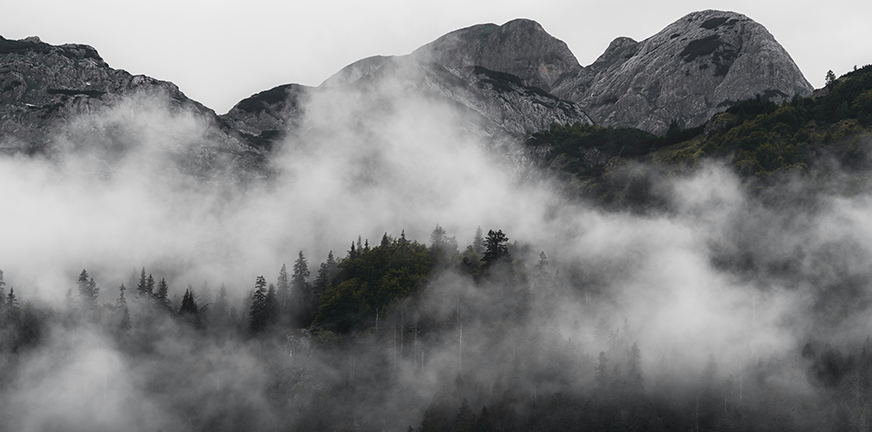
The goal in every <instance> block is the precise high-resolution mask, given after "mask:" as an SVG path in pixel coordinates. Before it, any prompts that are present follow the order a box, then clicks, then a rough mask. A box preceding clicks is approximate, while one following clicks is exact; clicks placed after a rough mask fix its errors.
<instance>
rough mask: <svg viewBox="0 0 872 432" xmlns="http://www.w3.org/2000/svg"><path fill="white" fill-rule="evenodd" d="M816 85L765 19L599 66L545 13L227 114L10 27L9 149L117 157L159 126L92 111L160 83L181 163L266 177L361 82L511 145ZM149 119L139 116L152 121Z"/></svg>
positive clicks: (379, 101) (669, 30) (6, 57)
mask: <svg viewBox="0 0 872 432" xmlns="http://www.w3.org/2000/svg"><path fill="white" fill-rule="evenodd" d="M811 91H812V88H811V86H810V85H809V83H808V82H807V81H806V80H805V78H804V77H803V76H802V73H801V72H800V71H799V69H798V68H797V67H796V65H795V63H794V62H793V60H792V59H791V58H790V56H789V55H788V54H787V52H786V51H785V50H784V48H783V47H781V46H780V45H779V44H778V42H777V41H775V39H774V38H773V37H772V35H771V34H770V33H769V32H768V31H766V29H765V28H764V27H763V26H762V25H760V24H758V23H756V22H754V21H753V20H751V19H750V18H748V17H746V16H744V15H741V14H738V13H734V12H723V11H714V10H707V11H702V12H694V13H691V14H688V15H686V16H685V17H683V18H681V19H679V20H678V21H676V22H674V23H672V24H670V25H669V26H667V27H666V28H665V29H663V30H662V31H661V32H659V33H657V34H655V35H653V36H651V37H650V38H648V39H645V40H644V41H641V42H636V41H634V40H632V39H630V38H626V37H621V38H617V39H615V40H614V41H613V42H612V43H611V44H610V45H609V46H608V47H607V49H606V50H605V52H604V53H603V54H602V55H601V56H600V57H599V58H598V59H597V60H596V61H595V62H594V63H593V64H591V65H588V66H581V65H580V64H579V63H578V61H577V59H576V58H575V56H574V55H573V54H572V52H571V51H570V50H569V47H567V46H566V44H565V43H564V42H562V41H560V40H559V39H557V38H555V37H553V36H551V35H549V34H548V33H547V32H546V31H545V30H544V29H543V28H542V26H541V25H539V24H538V23H536V22H535V21H531V20H527V19H516V20H512V21H509V22H507V23H505V24H503V25H495V24H481V25H475V26H472V27H468V28H464V29H460V30H456V31H453V32H451V33H448V34H446V35H444V36H442V37H440V38H438V39H436V40H435V41H433V42H431V43H429V44H426V45H424V46H422V47H420V48H418V49H417V50H415V51H414V52H412V53H410V54H408V55H405V56H376V57H370V58H366V59H362V60H360V61H357V62H355V63H352V64H350V65H348V66H347V67H345V68H343V69H342V70H340V71H339V72H337V73H336V74H335V75H333V76H332V77H330V78H328V79H327V80H325V81H324V82H323V83H322V84H321V85H320V86H318V87H306V86H301V85H297V84H283V85H279V86H277V87H274V88H272V89H269V90H265V91H262V92H259V93H257V94H255V95H252V96H250V97H248V98H246V99H244V100H242V101H240V102H239V103H238V104H237V105H236V106H234V107H233V108H232V109H231V110H230V111H229V112H228V113H226V114H224V115H221V116H218V115H216V114H215V113H214V112H213V111H212V110H210V109H209V108H207V107H204V106H203V105H201V104H199V103H197V102H195V101H192V100H190V99H189V98H187V97H186V96H185V95H184V94H183V93H182V92H181V91H180V90H179V89H178V88H177V87H176V86H175V85H174V84H172V83H169V82H164V81H159V80H156V79H153V78H149V77H146V76H141V75H140V76H133V75H131V74H129V73H127V72H125V71H123V70H116V69H112V68H111V67H109V65H108V64H106V62H105V61H103V59H102V58H101V57H100V56H99V54H98V53H97V51H96V50H95V49H94V48H92V47H89V46H86V45H61V46H51V45H48V44H45V43H42V42H41V41H40V40H39V39H38V38H28V39H25V40H20V41H12V40H6V39H2V38H0V98H2V99H0V100H2V101H3V102H2V103H0V134H2V135H0V140H2V141H0V145H2V148H3V150H4V151H5V152H24V153H39V152H42V153H51V152H52V151H56V150H57V147H58V146H61V145H70V143H78V144H76V145H78V146H82V145H84V146H86V147H88V148H90V149H91V150H92V151H96V153H97V158H98V159H100V160H104V161H109V162H112V161H113V160H115V159H117V158H119V157H121V156H123V153H124V151H126V150H124V149H127V148H128V147H130V145H131V144H130V143H131V142H134V143H135V142H138V141H141V140H142V139H144V138H143V136H148V134H142V133H140V132H138V131H139V129H141V128H143V127H147V126H146V125H144V124H140V126H130V124H127V123H123V122H120V121H117V122H116V123H114V124H111V125H109V126H111V127H110V128H108V129H107V128H106V127H104V126H106V125H101V126H100V127H99V128H97V129H99V130H100V131H101V133H100V134H96V135H95V134H94V133H93V132H92V130H93V129H95V127H96V126H95V125H93V124H90V125H89V124H88V121H89V120H88V119H89V118H91V119H92V122H93V121H95V120H93V118H94V117H93V116H94V115H95V114H96V113H105V112H107V110H113V109H114V110H116V111H117V110H119V109H120V108H118V107H120V106H125V105H124V104H128V105H130V104H135V103H137V95H142V94H149V95H158V96H159V98H161V100H163V101H164V105H165V106H166V107H168V108H169V109H170V110H171V111H172V112H174V113H184V115H185V116H190V118H192V119H196V120H197V121H198V122H200V124H202V125H205V126H203V132H202V133H199V134H194V135H192V136H184V137H182V139H181V140H180V141H181V142H182V144H181V145H179V146H177V147H176V148H174V149H172V151H171V153H172V154H173V157H172V161H174V163H176V164H177V165H176V166H177V168H178V169H180V170H187V171H191V172H193V173H194V174H196V175H198V176H207V177H209V176H215V175H219V176H231V177H232V176H235V175H243V176H249V175H254V176H256V177H259V176H264V175H269V172H270V168H269V154H270V152H271V150H272V147H273V145H274V144H275V143H278V142H281V141H282V138H283V137H285V136H286V135H287V134H293V135H297V136H304V135H305V133H306V131H307V130H309V129H310V128H311V127H312V124H311V123H312V121H311V120H312V119H311V118H308V117H307V111H306V110H307V107H308V106H309V104H310V102H311V101H312V100H315V99H318V100H323V99H324V98H333V99H334V103H336V104H337V105H336V106H347V102H348V99H346V97H347V95H349V94H355V95H357V96H356V97H357V99H356V100H357V101H359V102H360V103H361V104H363V105H361V107H365V108H361V107H358V108H360V109H358V111H356V112H357V113H358V114H357V115H360V116H363V117H365V116H371V115H377V114H378V113H380V112H383V108H384V105H385V104H388V105H390V104H391V103H394V102H396V101H391V100H389V99H390V98H389V97H388V94H390V95H393V97H395V98H397V99H404V98H419V99H421V100H426V101H431V102H436V103H437V104H443V105H446V106H451V107H454V108H456V109H457V112H458V113H460V114H461V115H462V116H463V119H464V121H463V122H462V123H463V126H462V129H463V130H464V131H463V132H464V133H467V134H468V135H469V136H472V137H477V138H479V140H480V141H483V142H484V143H485V144H487V145H489V146H504V145H505V144H507V143H511V142H517V141H518V140H519V138H521V137H523V136H527V135H529V133H531V132H536V131H541V130H545V129H548V128H549V127H550V126H551V125H552V124H555V123H556V124H562V125H569V124H575V123H580V124H587V125H590V124H597V125H599V126H605V127H611V126H614V127H630V128H637V129H639V130H641V131H645V132H649V133H654V134H656V135H663V134H665V133H666V132H667V129H668V128H669V126H670V125H673V124H674V126H677V127H679V128H685V129H686V128H693V127H697V126H700V125H703V124H705V123H706V122H707V121H708V120H709V119H710V118H711V117H712V116H713V115H715V114H718V113H720V112H723V111H724V110H726V109H727V108H729V107H730V106H732V105H734V104H735V103H736V102H738V101H740V100H745V99H748V98H753V97H755V96H756V95H758V94H759V95H761V97H762V98H763V100H770V101H774V102H781V101H784V100H788V99H791V98H793V97H794V96H797V95H799V96H808V95H810V94H811ZM122 111H123V110H122ZM138 117H139V116H132V118H134V119H136V120H137V121H140V122H142V121H143V120H140V119H138ZM176 117H177V116H176ZM74 120H75V121H74ZM158 121H161V122H165V121H166V119H164V120H158ZM174 121H175V120H174ZM307 122H308V123H307ZM128 123H129V122H128ZM134 123H135V122H134ZM107 130H108V131H111V133H110V132H106V131H107ZM86 131H90V132H87V133H86ZM177 138H178V137H175V139H176V141H179V140H178V139H177ZM83 143H84V144H83ZM107 149H109V150H107ZM110 150H111V151H110ZM122 150H123V151H122ZM119 151H120V152H121V153H122V155H121V156H119V155H118V154H116V153H118V152H119ZM591 157H593V158H594V159H597V160H598V159H599V156H596V155H594V156H591ZM179 164H180V165H179ZM110 165H111V163H110Z"/></svg>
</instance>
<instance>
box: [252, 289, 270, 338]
mask: <svg viewBox="0 0 872 432" xmlns="http://www.w3.org/2000/svg"><path fill="white" fill-rule="evenodd" d="M266 318H267V317H266V279H265V278H264V277H263V276H258V277H257V281H256V282H255V284H254V294H253V295H252V297H251V308H250V309H249V314H248V325H249V330H250V331H251V332H252V333H259V332H261V331H263V329H264V328H266V324H267V321H266Z"/></svg>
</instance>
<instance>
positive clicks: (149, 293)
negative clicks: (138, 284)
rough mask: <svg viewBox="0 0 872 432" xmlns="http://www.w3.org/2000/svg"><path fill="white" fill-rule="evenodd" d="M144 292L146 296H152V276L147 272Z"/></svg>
mask: <svg viewBox="0 0 872 432" xmlns="http://www.w3.org/2000/svg"><path fill="white" fill-rule="evenodd" d="M145 294H146V295H147V296H148V298H153V297H154V277H152V275H151V273H149V275H148V279H146V280H145Z"/></svg>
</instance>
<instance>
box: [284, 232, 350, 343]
mask: <svg viewBox="0 0 872 432" xmlns="http://www.w3.org/2000/svg"><path fill="white" fill-rule="evenodd" d="M358 243H360V239H359V238H358ZM358 250H362V249H360V248H358ZM310 275H311V273H310V272H309V261H308V260H307V259H306V257H305V256H303V251H300V253H299V255H298V256H297V260H296V261H294V273H293V274H292V275H291V292H292V293H293V299H292V304H293V305H294V306H293V308H292V310H291V312H292V313H291V317H292V319H293V322H294V323H295V324H296V325H297V326H298V327H303V326H306V325H308V324H309V323H310V322H312V311H313V310H314V306H315V302H314V299H313V295H312V286H311V285H310V284H309V276H310Z"/></svg>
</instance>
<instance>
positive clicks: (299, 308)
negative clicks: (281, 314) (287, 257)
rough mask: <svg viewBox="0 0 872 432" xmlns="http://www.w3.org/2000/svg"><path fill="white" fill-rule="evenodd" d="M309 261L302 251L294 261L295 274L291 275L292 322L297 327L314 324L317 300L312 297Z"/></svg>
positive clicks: (290, 310)
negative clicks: (313, 316)
mask: <svg viewBox="0 0 872 432" xmlns="http://www.w3.org/2000/svg"><path fill="white" fill-rule="evenodd" d="M310 275H311V273H310V272H309V261H308V260H307V259H306V257H305V256H304V255H303V251H300V253H299V255H298V256H297V259H296V261H294V273H293V274H292V275H291V299H290V300H291V301H290V304H289V305H290V309H289V312H290V316H291V321H292V323H293V324H294V325H296V326H297V327H305V326H307V325H309V323H311V322H312V313H313V312H314V309H315V299H314V296H313V295H312V285H311V284H310V283H309V276H310Z"/></svg>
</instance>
